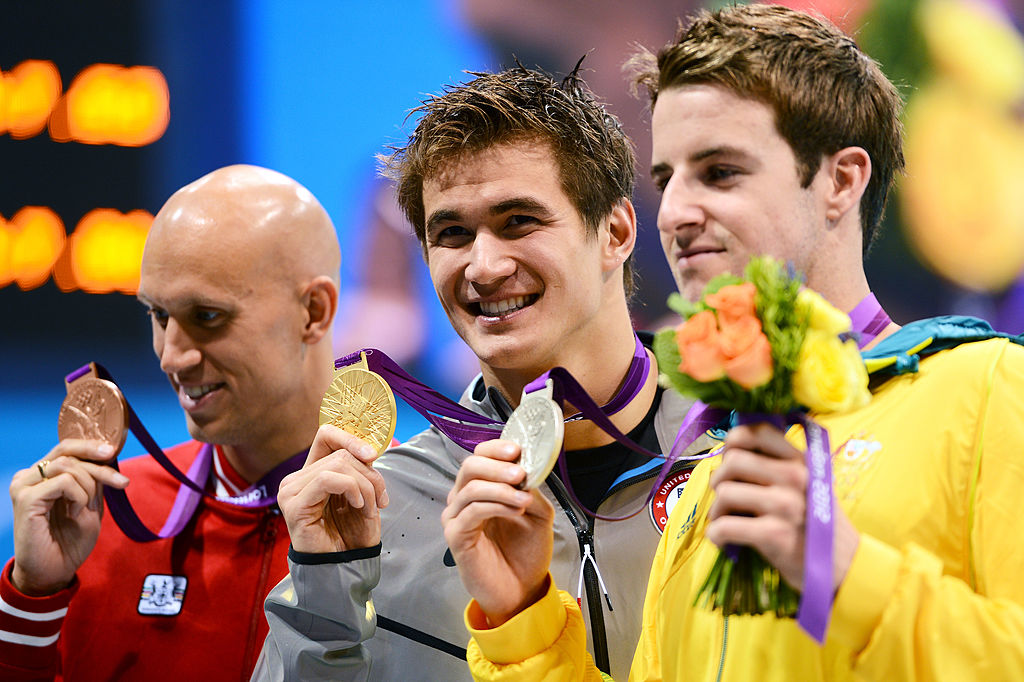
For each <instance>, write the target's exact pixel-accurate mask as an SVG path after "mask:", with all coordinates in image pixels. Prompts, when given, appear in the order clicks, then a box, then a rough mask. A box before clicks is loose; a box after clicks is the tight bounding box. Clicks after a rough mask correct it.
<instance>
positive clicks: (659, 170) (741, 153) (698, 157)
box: [651, 145, 751, 178]
mask: <svg viewBox="0 0 1024 682" xmlns="http://www.w3.org/2000/svg"><path fill="white" fill-rule="evenodd" d="M716 156H726V157H736V158H741V159H750V158H751V156H750V154H749V153H748V152H746V151H745V150H743V149H740V148H739V147H733V146H730V145H719V146H717V147H708V148H707V149H701V150H700V151H698V152H695V153H694V154H691V155H690V157H689V158H688V159H687V161H688V162H689V163H700V162H701V161H704V160H706V159H710V158H713V157H716ZM671 171H672V166H670V165H669V164H667V163H664V162H661V163H656V164H654V165H653V166H651V177H652V178H656V177H658V176H659V175H662V174H664V173H667V172H671Z"/></svg>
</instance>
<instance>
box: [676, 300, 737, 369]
mask: <svg viewBox="0 0 1024 682" xmlns="http://www.w3.org/2000/svg"><path fill="white" fill-rule="evenodd" d="M676 344H677V345H678V346H679V356H680V358H681V359H682V362H680V363H679V371H680V372H682V373H683V374H689V375H690V376H691V377H693V378H694V379H696V380H697V381H703V382H708V381H715V380H716V379H721V378H722V377H723V376H725V364H724V363H725V357H724V356H723V355H722V351H721V348H720V347H719V335H718V322H717V321H716V319H715V314H714V313H713V312H711V311H710V310H702V311H701V312H699V313H697V314H696V315H694V316H693V317H691V318H690V319H688V320H687V321H685V322H683V323H682V324H681V325H679V326H678V327H676Z"/></svg>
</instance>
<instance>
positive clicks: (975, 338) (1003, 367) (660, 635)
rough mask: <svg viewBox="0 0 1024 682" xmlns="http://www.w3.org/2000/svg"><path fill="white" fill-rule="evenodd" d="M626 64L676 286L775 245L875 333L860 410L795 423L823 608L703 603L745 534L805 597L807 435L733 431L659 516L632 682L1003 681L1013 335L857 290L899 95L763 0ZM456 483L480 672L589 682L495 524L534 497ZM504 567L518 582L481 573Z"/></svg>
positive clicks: (574, 618)
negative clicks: (644, 110) (648, 131)
mask: <svg viewBox="0 0 1024 682" xmlns="http://www.w3.org/2000/svg"><path fill="white" fill-rule="evenodd" d="M637 63H638V66H639V79H638V80H639V82H640V83H641V84H642V85H644V86H646V87H647V89H648V91H649V93H650V95H651V100H652V104H653V118H652V126H651V127H652V133H653V158H652V164H651V174H652V177H653V179H654V182H655V184H656V185H657V186H658V188H659V189H660V190H661V192H662V201H661V208H660V211H659V216H658V227H659V230H660V231H661V233H662V243H663V246H664V249H665V254H666V256H667V258H668V259H669V264H670V266H671V267H672V269H673V272H674V274H675V277H676V283H677V285H678V288H679V290H680V291H681V292H682V293H683V294H684V295H685V296H686V297H687V298H690V299H691V300H692V299H695V298H697V297H698V296H699V295H700V293H701V291H702V290H703V288H704V286H705V285H706V284H707V282H708V281H709V280H710V279H711V278H712V277H714V276H715V275H717V274H719V273H722V272H733V273H736V274H739V273H740V272H741V271H742V268H743V266H744V265H745V263H746V262H747V261H748V260H749V258H750V257H751V256H754V255H758V254H765V253H766V254H770V255H773V256H776V257H778V258H781V259H784V260H786V261H788V262H790V263H792V264H793V266H794V267H795V268H796V270H798V271H800V272H802V273H803V274H804V275H805V277H806V283H807V285H808V286H809V287H810V288H813V289H816V290H817V291H819V292H821V293H822V294H824V295H825V296H826V297H827V298H828V299H829V300H830V301H831V302H832V303H833V304H834V305H836V306H837V307H839V308H841V309H842V310H844V311H850V313H851V317H852V318H854V319H856V320H859V321H860V322H859V323H858V329H859V330H860V331H861V333H862V335H863V337H864V338H862V339H861V341H862V343H864V342H866V341H869V340H870V339H871V338H874V340H873V341H870V342H869V343H866V344H865V346H864V348H865V350H864V356H865V359H866V360H867V362H868V368H869V370H871V372H872V374H871V377H872V382H871V391H872V394H873V399H872V402H871V403H870V404H869V405H868V406H866V407H864V408H861V409H859V410H857V411H854V412H852V413H849V414H842V415H832V414H826V415H812V416H813V417H814V419H815V420H817V421H818V422H819V423H820V424H821V425H822V426H824V427H826V428H827V429H828V430H829V432H830V440H831V442H832V444H833V446H837V447H836V450H835V452H834V453H833V467H834V474H833V486H834V495H835V500H834V504H833V506H832V509H833V510H834V513H830V514H828V516H830V517H831V521H832V523H833V524H834V527H833V542H834V545H833V552H832V563H831V564H828V563H824V559H823V558H822V557H818V558H816V559H815V561H814V564H815V565H825V566H831V567H832V568H833V570H832V571H831V572H825V573H824V574H823V577H824V582H825V584H823V585H821V587H823V588H824V589H823V591H822V594H820V595H818V597H817V599H818V601H815V602H813V603H811V602H809V603H808V604H805V606H810V607H815V606H822V605H824V606H825V607H827V608H826V609H825V614H824V616H825V617H824V629H823V633H822V637H823V643H822V644H819V643H817V642H815V641H814V640H813V639H812V638H811V637H810V636H809V635H808V634H807V633H805V632H803V631H801V629H800V628H799V627H798V625H797V622H796V621H795V620H792V619H788V618H779V617H776V616H775V615H774V614H762V615H756V616H751V615H744V616H723V615H722V612H721V610H711V609H709V608H706V607H704V606H696V605H695V603H694V602H695V598H696V596H697V593H698V590H699V589H700V587H701V585H702V584H703V581H704V579H705V577H706V576H707V574H708V572H709V570H710V568H711V566H712V564H713V562H714V561H715V558H716V557H717V555H718V552H719V547H723V546H726V545H730V544H732V545H747V546H750V547H752V548H754V549H756V550H757V551H758V552H759V553H760V554H761V555H762V556H763V557H764V558H765V559H767V560H768V561H769V562H770V563H771V564H772V565H774V566H775V567H776V568H777V569H778V570H779V573H780V574H781V576H782V578H783V579H784V580H785V581H786V582H788V583H789V584H790V585H791V586H792V587H794V588H796V589H797V590H803V589H804V588H806V587H807V585H808V584H809V581H807V580H805V575H804V569H805V564H804V549H805V544H810V541H809V540H808V537H809V536H808V533H807V531H806V529H805V519H806V518H807V516H806V514H807V505H808V495H807V491H808V488H809V484H808V481H809V479H810V478H811V472H809V471H808V468H807V466H806V465H805V460H804V453H803V452H802V450H801V449H802V448H803V447H804V442H803V441H804V437H803V434H802V430H801V429H799V428H794V429H793V430H792V431H790V433H789V434H783V432H782V431H780V430H779V429H777V428H775V427H774V426H771V425H768V424H757V425H752V426H751V425H747V426H738V427H736V428H734V429H732V430H731V431H730V433H729V435H728V436H727V437H726V440H725V447H724V448H723V451H722V456H721V457H714V458H710V459H707V460H705V461H704V462H702V463H701V464H700V465H698V466H697V468H696V469H695V471H694V474H693V477H692V478H691V480H690V482H689V484H688V485H687V487H686V490H685V491H684V492H683V496H682V498H681V499H680V500H679V502H678V503H677V505H676V510H675V512H674V513H673V515H672V517H671V518H670V519H669V523H668V527H667V529H666V532H665V534H664V536H663V537H662V542H661V545H660V546H659V548H658V554H657V556H656V557H655V560H654V565H653V569H652V572H651V577H650V584H649V586H648V590H647V597H646V603H645V605H644V626H643V631H642V635H641V637H640V642H639V645H638V648H637V651H636V656H635V658H634V660H633V666H632V669H631V672H630V679H635V680H648V679H650V680H653V679H658V680H662V679H664V680H684V679H701V680H704V679H720V680H750V679H798V680H853V679H857V680H865V679H870V680H920V679H950V680H962V679H1015V678H1017V677H1019V675H1020V673H1021V670H1024V645H1022V642H1024V581H1022V580H1021V579H1020V576H1019V574H1020V571H1021V568H1022V567H1024V548H1022V546H1021V543H1020V541H1019V538H1020V537H1022V536H1024V515H1022V514H1021V513H1020V509H1019V507H1020V505H1019V504H1018V503H1017V500H1018V498H1019V494H1020V490H1021V489H1022V487H1024V467H1022V466H1021V464H1020V452H1021V449H1022V447H1024V402H1022V401H1021V399H1020V394H1019V387H1020V385H1021V382H1022V381H1024V348H1021V347H1020V344H1021V343H1022V341H1024V339H1022V338H1021V337H1010V336H1008V335H1003V334H999V333H997V332H994V331H993V330H992V329H991V327H989V326H988V325H987V323H984V322H983V321H981V320H976V319H974V318H958V317H952V316H950V317H943V318H934V319H932V320H919V321H917V322H913V323H910V324H908V325H906V326H905V327H903V328H902V329H901V328H898V327H897V326H896V325H895V324H892V323H891V322H889V321H888V317H887V316H885V315H884V311H882V310H881V307H880V306H878V305H877V302H876V301H874V298H873V296H871V294H870V291H869V288H868V284H867V279H866V277H865V275H864V270H863V259H862V258H863V252H864V249H865V247H866V246H867V245H868V244H869V243H870V241H871V238H872V235H873V234H874V233H875V231H876V230H877V227H878V223H879V220H880V218H881V215H882V210H883V208H884V205H885V198H886V194H887V192H888V191H889V188H890V185H891V183H892V180H893V177H894V175H895V174H897V173H899V172H900V171H901V170H902V166H903V156H902V149H901V145H902V140H901V131H900V124H899V115H900V110H901V103H900V99H899V97H898V94H897V92H896V90H895V88H893V86H892V85H891V83H889V81H888V80H887V79H886V78H885V76H884V75H883V74H882V72H881V71H880V69H879V68H878V66H877V64H875V63H874V62H872V61H871V60H870V59H869V58H868V57H867V56H866V55H864V54H863V53H862V52H860V50H859V49H857V47H856V45H855V44H854V43H853V41H852V40H850V39H849V38H848V37H847V36H845V35H843V34H842V33H841V32H840V31H839V30H838V29H836V28H835V27H834V26H832V25H830V24H828V23H827V22H825V21H823V20H819V19H817V18H815V17H811V16H809V15H807V14H805V13H801V12H797V11H794V10H790V9H786V8H783V7H772V6H765V5H759V4H755V5H747V6H738V7H730V8H727V9H723V10H720V11H716V12H703V13H701V14H699V15H698V16H696V17H695V18H693V19H692V20H691V21H690V22H688V23H687V24H686V25H685V26H683V27H682V28H681V30H680V33H679V35H678V37H677V39H676V41H674V42H672V43H670V44H669V45H667V46H665V47H664V48H663V49H662V50H661V51H660V52H659V53H658V54H657V56H654V55H651V54H649V53H644V54H641V55H640V56H639V58H638V60H637ZM869 311H870V314H867V315H866V317H865V314H866V313H868V312H869ZM872 315H873V316H872ZM460 483H464V485H463V486H462V487H461V488H459V487H457V489H456V490H454V491H453V493H452V496H451V503H450V505H449V508H448V509H446V511H445V517H444V518H445V523H446V530H445V532H446V537H448V538H449V541H450V543H451V547H452V553H453V554H454V556H455V559H456V561H457V562H458V563H459V566H460V570H461V571H462V574H463V578H464V581H465V584H466V586H467V588H468V589H469V591H470V592H471V593H472V595H473V596H474V597H475V600H474V601H473V602H472V603H471V605H470V607H469V609H468V611H467V623H468V624H469V625H470V627H471V630H472V634H473V636H474V641H473V642H471V644H470V649H469V651H470V661H471V667H472V670H473V673H474V676H475V677H476V678H478V679H483V680H506V679H508V680H511V679H545V680H559V679H565V680H572V679H587V680H598V679H601V678H600V675H599V674H598V671H597V670H596V669H595V668H594V667H593V665H592V664H591V663H590V662H589V661H588V660H587V654H586V651H585V649H584V647H583V639H582V637H583V628H582V625H581V622H580V621H581V619H580V616H579V610H578V608H577V607H576V605H575V603H574V601H573V599H572V598H571V597H570V596H568V595H565V594H564V593H562V594H559V593H558V591H557V589H556V587H555V586H556V585H557V584H558V583H559V579H558V577H557V576H554V577H553V578H552V574H550V573H548V572H547V570H546V562H545V561H544V560H542V559H538V556H537V554H538V551H540V549H543V548H545V545H544V544H543V539H544V537H545V536H546V535H547V534H548V530H547V528H546V526H545V525H544V524H543V523H540V522H538V523H536V524H533V525H532V526H530V528H529V529H524V528H523V526H522V524H518V525H516V524H514V523H512V522H511V521H509V519H515V518H517V515H522V514H524V513H526V514H529V513H530V510H531V509H533V508H535V507H536V505H537V501H536V500H531V501H529V502H524V503H516V502H514V501H513V500H512V498H510V497H508V494H507V493H508V491H507V490H506V489H505V487H506V484H504V483H502V482H501V481H499V480H497V479H496V478H494V477H487V476H481V477H479V478H473V479H469V478H468V477H467V478H466V479H465V480H463V478H462V477H460ZM507 526H513V527H514V528H516V529H518V531H519V532H516V533H511V532H507V533H506V534H503V531H506V527H507ZM481 528H487V529H488V531H489V532H487V533H482V532H481V531H480V529H481ZM527 530H531V531H532V532H527ZM812 556H813V555H812ZM508 573H511V574H514V575H516V576H518V578H519V579H518V581H517V582H514V583H513V582H508V581H507V582H505V583H504V585H501V586H499V585H496V584H495V583H494V582H493V581H492V580H491V578H490V577H491V576H493V575H495V574H508ZM830 595H831V598H833V599H834V601H832V602H829V601H827V600H828V599H829V596H830ZM516 605H520V606H516ZM524 606H525V608H524ZM811 629H812V630H813V628H811Z"/></svg>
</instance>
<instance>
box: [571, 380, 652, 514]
mask: <svg viewBox="0 0 1024 682" xmlns="http://www.w3.org/2000/svg"><path fill="white" fill-rule="evenodd" d="M662 391H664V389H663V388H662V387H661V386H658V388H657V391H656V392H655V394H654V400H653V401H651V407H650V409H649V410H647V414H646V415H645V416H644V418H643V419H642V420H641V421H640V423H639V424H637V425H636V427H635V428H633V430H632V431H630V432H629V433H627V434H626V435H627V436H629V439H630V440H631V441H633V442H634V443H638V444H639V445H642V446H643V447H645V448H647V449H648V450H650V451H651V452H661V446H660V445H659V444H658V434H657V433H656V432H655V430H654V415H655V414H657V412H658V406H659V405H660V404H661V394H662ZM565 458H566V459H565V463H566V464H567V465H568V468H569V480H570V481H571V482H572V489H573V492H575V493H576V497H577V499H579V501H580V502H582V503H583V505H584V506H585V507H586V508H587V509H589V510H591V511H596V510H597V507H598V505H599V504H601V502H602V501H603V500H604V498H605V496H606V494H607V493H608V489H609V488H611V485H612V483H614V482H615V479H617V478H618V477H619V476H621V475H622V474H623V473H625V472H627V471H629V470H630V469H634V468H636V467H638V466H640V465H642V464H645V463H646V462H647V461H648V460H650V457H646V456H644V455H641V454H640V453H638V452H634V451H633V450H630V449H629V448H627V447H626V446H624V445H621V444H619V442H618V441H612V442H611V443H609V444H608V445H602V446H600V447H596V448H586V449H585V450H567V451H566V453H565ZM552 475H553V476H558V478H559V479H561V474H559V472H558V467H557V466H556V467H555V469H554V471H553V472H552Z"/></svg>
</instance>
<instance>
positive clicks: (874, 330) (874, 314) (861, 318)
mask: <svg viewBox="0 0 1024 682" xmlns="http://www.w3.org/2000/svg"><path fill="white" fill-rule="evenodd" d="M890 323H892V320H891V319H890V318H889V316H888V315H887V314H886V312H885V311H884V310H882V305H881V304H880V303H879V302H878V299H877V298H875V295H874V294H872V293H868V295H867V296H865V297H864V298H863V299H862V300H861V302H860V303H858V304H857V306H856V307H855V308H854V309H853V310H851V311H850V324H851V326H852V327H853V331H854V332H856V333H857V334H858V335H859V336H860V339H859V341H858V343H857V346H858V347H859V348H864V346H866V345H868V344H869V343H871V342H872V341H874V340H875V338H876V337H877V336H878V335H879V334H881V333H882V330H883V329H885V328H886V327H888V326H889V324H890Z"/></svg>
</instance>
